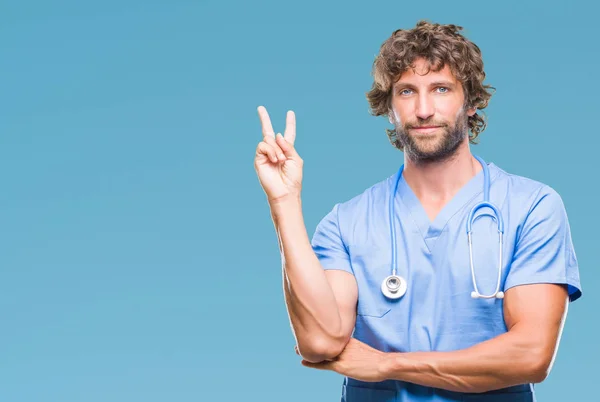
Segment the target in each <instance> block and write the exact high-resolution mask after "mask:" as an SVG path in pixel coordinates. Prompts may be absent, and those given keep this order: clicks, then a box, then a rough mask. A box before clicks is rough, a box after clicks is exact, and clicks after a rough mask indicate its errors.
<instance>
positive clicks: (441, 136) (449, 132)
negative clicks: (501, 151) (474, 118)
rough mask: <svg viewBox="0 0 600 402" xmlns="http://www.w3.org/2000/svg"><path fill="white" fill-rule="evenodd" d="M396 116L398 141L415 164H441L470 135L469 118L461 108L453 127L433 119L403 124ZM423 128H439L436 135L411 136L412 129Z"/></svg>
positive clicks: (395, 124)
mask: <svg viewBox="0 0 600 402" xmlns="http://www.w3.org/2000/svg"><path fill="white" fill-rule="evenodd" d="M393 116H394V119H393V120H394V128H395V131H396V141H397V142H398V145H400V146H401V147H402V149H403V150H404V153H405V154H406V155H407V157H408V158H409V159H410V160H412V161H413V162H415V163H429V162H439V161H442V160H447V159H450V158H451V157H452V156H453V155H454V154H455V153H456V151H457V150H458V148H459V147H460V145H461V144H462V142H463V141H464V140H465V138H466V137H467V135H468V128H469V127H468V116H467V114H466V112H465V110H464V108H461V109H460V111H459V112H458V114H457V116H456V119H455V122H454V124H453V125H449V124H448V123H447V122H443V121H435V120H433V119H427V120H421V119H419V120H418V122H416V123H410V122H409V123H407V124H402V122H401V121H400V120H399V119H396V116H395V114H394V115H393ZM422 126H439V128H438V129H437V131H438V132H436V133H435V134H427V135H419V134H411V133H410V129H412V128H415V127H422Z"/></svg>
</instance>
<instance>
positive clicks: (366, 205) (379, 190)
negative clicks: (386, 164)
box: [336, 174, 396, 216]
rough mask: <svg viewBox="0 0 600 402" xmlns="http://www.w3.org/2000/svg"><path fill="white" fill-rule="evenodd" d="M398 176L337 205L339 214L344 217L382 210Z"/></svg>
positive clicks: (393, 176)
mask: <svg viewBox="0 0 600 402" xmlns="http://www.w3.org/2000/svg"><path fill="white" fill-rule="evenodd" d="M395 177H396V174H393V175H391V176H388V177H386V178H385V179H383V180H381V181H379V182H377V183H375V184H373V185H372V186H370V187H368V188H366V189H364V190H363V191H362V192H360V193H358V194H356V195H355V196H353V197H351V198H350V199H348V200H345V201H342V202H340V203H338V204H336V208H337V212H338V214H340V215H343V216H354V215H363V214H365V213H368V212H369V210H370V209H372V208H377V209H381V206H382V205H383V203H384V202H386V201H387V198H388V197H389V194H390V186H391V185H392V181H393V180H394V178H395Z"/></svg>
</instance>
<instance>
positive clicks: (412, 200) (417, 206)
mask: <svg viewBox="0 0 600 402" xmlns="http://www.w3.org/2000/svg"><path fill="white" fill-rule="evenodd" d="M488 169H489V173H490V185H491V184H492V183H493V180H494V179H495V177H496V173H497V170H496V169H495V166H494V164H493V163H488ZM483 177H484V174H483V169H482V170H480V171H479V172H478V173H477V174H476V175H475V176H473V177H472V178H471V179H470V180H469V181H468V182H467V183H466V184H465V185H464V186H462V187H461V188H460V190H459V191H458V192H457V193H456V194H455V195H454V197H452V199H451V200H450V201H448V202H447V203H446V205H444V207H443V208H442V209H441V210H440V212H439V213H438V214H437V216H436V217H435V219H434V220H433V222H432V221H431V220H430V219H429V216H427V212H426V211H425V208H423V205H422V204H421V202H420V201H419V199H418V198H417V196H416V194H415V193H414V191H413V190H412V188H411V187H410V186H409V185H408V183H407V182H406V180H405V179H404V175H402V177H401V178H400V181H399V183H398V191H397V192H398V193H399V197H400V199H401V201H402V203H403V204H404V205H405V207H406V208H408V211H409V213H410V214H411V216H412V218H413V220H414V222H415V224H416V225H417V227H418V229H419V232H420V234H421V237H422V238H423V240H424V242H425V244H426V246H427V248H428V249H429V251H430V252H431V251H432V250H433V247H434V245H435V241H436V240H437V238H438V237H439V236H440V234H441V233H442V232H443V230H444V228H445V227H446V225H447V224H448V222H449V221H450V219H452V217H453V216H454V215H456V214H457V213H458V212H459V211H460V210H461V209H463V207H464V206H465V205H467V204H468V203H469V202H470V201H471V200H473V198H475V197H480V198H481V200H482V201H483Z"/></svg>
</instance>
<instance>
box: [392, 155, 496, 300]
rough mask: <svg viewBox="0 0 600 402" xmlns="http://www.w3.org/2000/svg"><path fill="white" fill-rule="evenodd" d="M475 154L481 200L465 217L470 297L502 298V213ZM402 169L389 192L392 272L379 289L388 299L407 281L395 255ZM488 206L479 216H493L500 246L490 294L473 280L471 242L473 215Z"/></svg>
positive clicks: (398, 294) (401, 292)
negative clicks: (480, 177)
mask: <svg viewBox="0 0 600 402" xmlns="http://www.w3.org/2000/svg"><path fill="white" fill-rule="evenodd" d="M474 156H475V159H477V160H478V161H479V163H481V167H482V168H483V201H482V202H479V203H478V204H476V205H475V206H473V208H472V209H471V212H470V213H469V217H468V218H467V238H468V241H469V264H470V266H471V278H472V280H473V288H474V289H475V290H474V291H473V292H471V297H472V298H474V299H480V298H481V299H492V298H497V299H502V298H504V292H501V291H500V281H501V276H502V244H503V243H502V236H503V234H504V221H503V220H502V214H501V213H500V210H499V209H498V208H497V207H496V206H495V205H494V204H492V203H491V202H490V201H489V199H490V172H489V170H488V166H487V164H486V163H485V161H484V160H483V159H481V158H480V157H478V156H476V155H474ZM403 169H404V165H402V166H401V167H400V170H399V171H398V173H397V175H396V180H395V181H394V184H393V187H392V191H391V193H390V210H389V211H390V212H389V214H390V216H389V218H390V231H391V237H392V274H391V275H390V276H388V277H387V278H385V279H384V280H383V282H382V283H381V291H382V292H383V294H384V295H385V296H386V297H388V298H390V299H399V298H401V297H402V296H404V294H405V293H406V289H407V282H406V279H404V278H403V277H401V276H399V275H397V274H396V270H397V266H398V262H397V256H396V248H397V244H396V228H395V225H394V216H395V215H394V201H395V197H396V191H397V190H398V183H399V182H400V178H401V177H402V171H403ZM485 207H488V208H490V209H491V210H492V211H493V214H491V213H487V212H486V213H483V214H481V215H480V216H484V215H488V216H491V217H492V218H494V219H495V220H496V222H497V224H498V236H499V239H500V248H499V258H498V281H497V283H496V291H495V292H494V293H492V294H491V295H483V294H481V293H480V292H479V288H478V287H477V281H476V280H475V268H474V267H473V242H472V225H473V219H474V217H475V213H476V212H477V211H478V210H479V209H481V208H485Z"/></svg>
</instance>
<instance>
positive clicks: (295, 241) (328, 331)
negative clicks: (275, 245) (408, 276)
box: [271, 198, 344, 361]
mask: <svg viewBox="0 0 600 402" xmlns="http://www.w3.org/2000/svg"><path fill="white" fill-rule="evenodd" d="M271 215H272V218H273V223H274V225H275V230H276V232H277V237H278V241H279V247H280V251H281V258H282V276H283V289H284V292H285V301H286V305H287V309H288V314H289V317H290V322H291V325H292V328H293V331H294V334H295V336H296V339H297V341H298V347H299V349H300V352H301V353H302V355H303V356H304V358H305V359H307V360H313V361H320V360H324V359H327V358H332V357H334V356H333V355H335V354H337V353H339V352H341V350H342V349H343V346H344V345H343V336H342V323H341V317H340V313H339V310H338V306H337V304H336V300H335V297H334V294H333V291H332V289H331V286H330V285H329V282H328V281H327V277H326V275H325V271H324V270H323V268H322V267H321V264H320V263H319V260H318V258H317V256H316V255H315V253H314V251H313V249H312V247H311V244H310V240H309V237H308V235H307V231H306V226H305V224H304V218H303V215H302V206H301V200H300V199H299V198H298V199H293V200H288V201H285V202H280V203H277V204H273V205H271ZM338 349H339V350H338Z"/></svg>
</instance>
